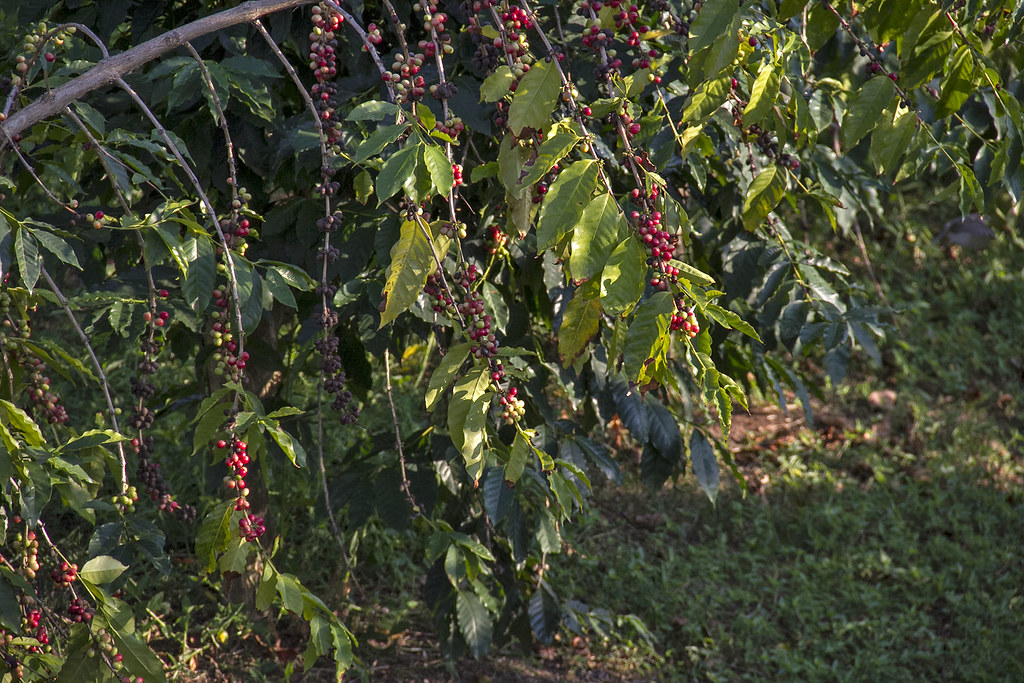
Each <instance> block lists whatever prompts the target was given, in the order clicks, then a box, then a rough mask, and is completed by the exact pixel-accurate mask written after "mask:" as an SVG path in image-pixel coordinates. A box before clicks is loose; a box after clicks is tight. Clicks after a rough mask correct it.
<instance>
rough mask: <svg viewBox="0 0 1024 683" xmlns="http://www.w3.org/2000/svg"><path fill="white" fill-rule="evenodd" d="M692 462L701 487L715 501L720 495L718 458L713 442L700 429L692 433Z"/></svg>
mask: <svg viewBox="0 0 1024 683" xmlns="http://www.w3.org/2000/svg"><path fill="white" fill-rule="evenodd" d="M690 464H691V467H692V468H693V473H694V475H696V477H697V483H698V484H699V485H700V488H701V489H702V490H703V491H704V493H705V495H707V497H708V498H709V499H710V500H711V502H712V503H714V502H715V498H717V497H718V482H719V472H718V460H716V459H715V451H714V449H713V448H712V447H711V443H710V442H709V441H708V439H707V437H706V436H704V433H703V432H701V431H700V430H699V429H694V430H693V433H692V434H690Z"/></svg>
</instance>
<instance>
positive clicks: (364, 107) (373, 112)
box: [345, 100, 402, 121]
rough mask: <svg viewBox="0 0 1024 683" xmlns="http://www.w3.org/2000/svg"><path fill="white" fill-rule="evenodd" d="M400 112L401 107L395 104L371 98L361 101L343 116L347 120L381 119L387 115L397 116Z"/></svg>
mask: <svg viewBox="0 0 1024 683" xmlns="http://www.w3.org/2000/svg"><path fill="white" fill-rule="evenodd" d="M401 113H402V108H401V107H399V106H398V105H397V104H392V103H390V102H379V101H376V100H372V101H370V102H363V103H362V104H360V105H359V106H358V107H356V108H355V109H353V110H352V111H350V112H349V113H348V116H346V117H345V118H346V119H348V120H349V121H383V120H384V119H385V118H387V117H388V116H398V115H399V114H401Z"/></svg>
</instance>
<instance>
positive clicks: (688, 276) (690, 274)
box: [669, 259, 715, 287]
mask: <svg viewBox="0 0 1024 683" xmlns="http://www.w3.org/2000/svg"><path fill="white" fill-rule="evenodd" d="M669 264H670V265H671V266H672V267H673V268H676V269H678V270H679V277H681V278H683V279H684V280H686V281H687V282H690V283H692V284H695V285H701V286H705V287H706V286H708V285H713V284H715V278H713V277H711V276H710V275H708V274H707V273H705V272H704V271H703V270H700V269H698V268H694V267H693V266H691V265H690V264H689V263H684V262H683V261H676V260H674V259H673V260H672V261H669Z"/></svg>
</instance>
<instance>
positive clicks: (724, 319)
mask: <svg viewBox="0 0 1024 683" xmlns="http://www.w3.org/2000/svg"><path fill="white" fill-rule="evenodd" d="M704 313H705V315H707V316H708V317H709V318H711V319H712V320H714V321H715V322H717V323H718V324H719V325H722V326H723V327H729V328H732V329H734V330H736V331H737V332H742V333H743V334H745V335H747V336H748V337H750V338H751V339H755V340H757V341H761V337H759V336H758V335H757V332H756V331H754V328H753V327H751V326H750V324H749V323H748V322H746V321H745V320H743V318H741V317H739V316H738V315H737V314H735V313H733V312H732V311H730V310H727V309H725V308H722V307H721V306H719V305H718V304H708V305H707V306H705V308H704Z"/></svg>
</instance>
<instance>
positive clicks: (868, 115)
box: [744, 76, 896, 229]
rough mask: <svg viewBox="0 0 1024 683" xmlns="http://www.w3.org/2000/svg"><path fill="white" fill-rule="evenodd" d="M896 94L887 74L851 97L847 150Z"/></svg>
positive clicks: (845, 130)
mask: <svg viewBox="0 0 1024 683" xmlns="http://www.w3.org/2000/svg"><path fill="white" fill-rule="evenodd" d="M895 94H896V90H895V88H893V83H892V81H891V80H889V78H888V77H887V76H875V77H874V78H872V79H871V80H870V81H868V82H867V83H865V84H864V85H863V86H862V87H861V89H860V90H858V91H857V93H856V94H855V95H854V96H853V97H852V98H851V100H850V103H849V106H848V107H847V109H846V114H845V115H844V116H843V130H842V133H843V146H844V147H845V148H846V150H847V151H849V150H851V149H853V147H854V146H855V145H856V144H857V143H858V142H859V141H860V139H861V138H863V137H864V136H865V135H867V134H868V133H870V132H871V130H872V129H873V128H874V127H875V126H877V125H878V122H879V121H881V120H882V112H884V111H885V110H886V109H887V108H888V107H889V104H890V103H891V102H892V98H893V96H894V95H895ZM744 222H745V221H744ZM759 222H760V221H759ZM748 229H749V228H748Z"/></svg>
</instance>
